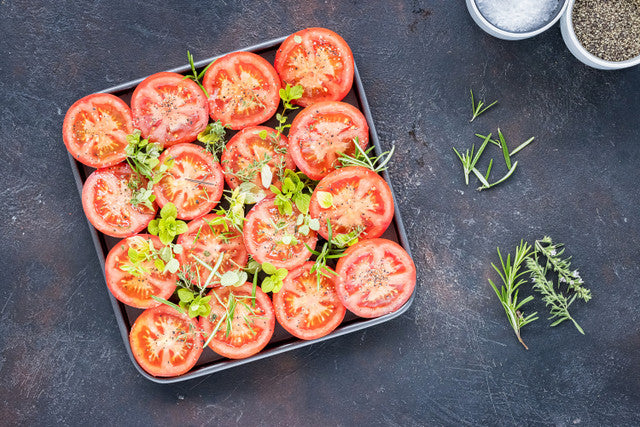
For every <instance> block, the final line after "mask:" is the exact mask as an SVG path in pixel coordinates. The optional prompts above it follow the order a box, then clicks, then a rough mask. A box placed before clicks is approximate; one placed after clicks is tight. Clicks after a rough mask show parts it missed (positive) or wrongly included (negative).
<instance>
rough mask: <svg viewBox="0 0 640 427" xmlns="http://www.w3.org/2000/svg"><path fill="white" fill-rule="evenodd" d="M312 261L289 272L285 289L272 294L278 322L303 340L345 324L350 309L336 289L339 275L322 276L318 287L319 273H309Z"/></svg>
mask: <svg viewBox="0 0 640 427" xmlns="http://www.w3.org/2000/svg"><path fill="white" fill-rule="evenodd" d="M313 264H314V263H313V262H312V261H309V262H306V263H304V264H303V265H301V266H300V267H298V268H296V269H295V270H292V271H289V274H287V277H285V279H284V285H283V286H282V289H280V291H279V292H277V293H275V294H273V306H274V309H275V312H276V319H277V320H278V323H280V325H282V327H283V328H284V329H286V330H287V331H288V332H289V333H290V334H291V335H293V336H295V337H297V338H300V339H303V340H313V339H316V338H320V337H323V336H325V335H327V334H329V333H330V332H332V331H333V330H334V329H335V328H337V327H338V325H340V323H342V320H343V319H344V315H345V313H346V311H347V310H346V309H345V307H344V305H342V302H340V299H339V298H338V294H337V292H336V286H337V283H338V281H339V280H340V278H339V276H334V275H331V274H330V273H327V274H328V276H321V281H320V288H319V289H318V284H317V278H316V273H315V272H314V273H310V270H311V267H313ZM327 268H329V267H327ZM329 270H331V269H330V268H329ZM331 271H333V270H331ZM305 303H306V305H305ZM314 313H315V314H316V315H315V316H313V314H314Z"/></svg>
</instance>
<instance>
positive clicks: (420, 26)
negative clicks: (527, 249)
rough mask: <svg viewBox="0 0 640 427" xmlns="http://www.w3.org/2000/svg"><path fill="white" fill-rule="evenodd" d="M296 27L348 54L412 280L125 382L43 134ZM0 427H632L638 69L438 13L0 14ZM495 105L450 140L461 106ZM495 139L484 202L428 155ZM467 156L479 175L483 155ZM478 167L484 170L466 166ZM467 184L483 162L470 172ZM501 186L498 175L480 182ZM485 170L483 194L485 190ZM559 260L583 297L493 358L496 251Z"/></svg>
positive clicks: (360, 9) (442, 158) (450, 166)
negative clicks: (328, 34) (231, 352)
mask: <svg viewBox="0 0 640 427" xmlns="http://www.w3.org/2000/svg"><path fill="white" fill-rule="evenodd" d="M308 26H326V27H329V28H331V29H333V30H335V31H337V32H338V33H340V34H341V35H342V36H343V37H344V38H345V39H346V40H347V41H348V43H349V44H350V46H351V48H352V50H353V52H354V55H355V59H356V62H357V64H358V67H359V70H360V73H361V76H362V79H363V81H364V85H365V89H366V92H367V96H368V99H369V103H370V105H371V110H372V113H373V117H374V121H375V124H376V127H377V130H378V133H379V135H380V138H381V141H382V144H383V145H384V146H385V147H387V148H388V147H390V146H391V144H396V148H397V154H396V157H395V161H394V162H393V163H392V165H391V167H390V174H391V177H392V182H393V185H394V188H395V190H396V193H397V197H398V202H399V209H400V211H401V212H402V214H403V217H404V220H405V223H406V226H407V232H408V235H409V239H410V241H411V249H412V251H413V254H414V258H415V262H416V265H417V268H418V277H419V283H418V288H417V296H416V300H415V302H414V305H413V306H412V308H411V309H410V310H409V311H408V312H407V313H405V314H404V315H402V316H401V317H399V318H397V319H395V320H393V321H391V322H389V323H387V324H385V325H383V326H378V327H375V328H371V329H368V330H366V331H364V332H359V333H355V334H352V335H349V336H344V337H341V338H337V339H334V340H331V341H328V342H324V343H320V344H316V345H312V346H310V347H307V348H305V349H302V350H298V351H295V352H291V353H288V354H284V355H280V356H277V357H274V358H271V359H267V360H262V361H259V362H256V363H253V364H250V365H247V366H244V367H240V368H236V369H233V370H229V371H225V372H222V373H218V374H214V375H211V376H209V377H205V378H202V379H198V380H193V381H189V382H186V383H181V384H178V385H169V386H167V385H158V384H154V383H151V382H149V381H147V380H146V379H144V378H142V377H141V376H140V375H139V374H138V373H137V372H136V370H135V369H134V368H133V366H132V365H131V362H130V361H129V358H128V357H127V355H126V352H125V348H124V345H123V343H122V340H121V338H120V335H119V332H118V330H117V325H116V321H115V318H114V315H113V312H112V310H111V306H110V303H109V299H108V296H107V293H106V288H105V285H104V280H103V277H102V274H101V272H100V267H99V264H98V261H97V258H96V255H95V252H94V248H93V244H92V242H91V237H90V234H89V230H88V227H87V223H86V221H85V219H84V216H83V213H82V208H81V203H80V197H79V195H78V193H77V190H76V188H75V183H74V181H73V177H72V174H71V170H70V167H69V164H68V160H67V154H66V151H65V149H64V145H63V143H62V137H61V131H60V130H61V126H62V120H63V117H64V114H65V112H66V109H67V108H68V107H69V106H70V105H71V103H72V102H73V101H75V100H76V99H78V98H79V97H81V96H84V95H86V94H89V93H92V92H95V91H97V90H101V89H104V88H107V87H110V86H113V85H115V84H117V83H120V82H125V81H128V80H132V79H134V78H139V77H143V76H145V75H148V74H151V73H153V72H156V71H160V70H164V69H168V68H172V67H175V66H179V65H182V64H184V63H185V51H186V49H190V50H191V52H192V53H193V54H194V55H195V56H196V58H205V57H209V56H213V55H217V54H220V53H223V52H226V51H229V50H235V49H241V48H243V47H245V46H249V45H252V44H256V43H258V42H261V41H263V40H266V39H271V38H274V37H278V36H282V35H286V34H289V33H291V32H293V31H295V30H298V29H302V28H304V27H308ZM0 29H1V30H2V31H1V32H2V36H1V37H0V54H1V55H0V58H1V59H0V110H1V119H0V135H1V138H2V147H1V149H0V164H1V165H2V167H1V168H0V183H2V185H1V186H0V187H1V188H0V195H1V196H2V209H0V224H1V227H2V235H3V240H2V243H1V244H0V271H2V272H3V277H2V279H0V282H1V287H2V288H1V290H2V295H3V297H4V298H3V301H0V377H1V378H2V386H1V387H0V419H1V420H2V421H1V423H2V424H53V423H61V424H72V425H77V424H91V425H95V424H104V423H108V424H139V425H143V424H144V425H147V424H150V423H151V424H187V425H194V424H206V423H209V424H234V423H243V424H249V425H255V424H262V425H273V424H282V425H305V424H343V425H353V424H356V425H369V424H397V425H423V424H447V425H467V424H491V425H512V424H531V425H534V424H535V425H539V424H550V425H573V424H580V425H602V424H609V425H613V424H616V425H633V424H635V425H638V424H639V423H640V351H639V350H640V332H639V330H640V327H639V326H638V321H639V320H640V316H639V314H638V308H637V307H638V301H639V300H640V289H639V283H640V281H639V278H640V267H639V266H638V260H639V259H640V253H639V252H640V250H639V248H638V242H639V241H640V239H639V237H640V224H639V218H638V206H639V204H640V190H639V186H638V181H639V179H638V178H639V172H638V164H640V96H639V95H640V69H639V68H637V67H636V68H634V69H630V70H626V71H620V72H601V71H596V70H593V69H589V68H587V67H585V66H583V65H582V64H580V63H579V62H578V61H577V60H575V59H574V58H573V57H572V56H571V55H570V53H569V52H568V51H567V50H566V48H565V46H564V44H563V42H562V38H561V36H560V31H559V29H558V28H557V27H554V28H552V29H551V30H550V31H548V32H547V33H545V34H543V35H541V36H539V37H536V38H534V39H532V40H527V41H522V42H517V43H514V42H504V41H500V40H497V39H494V38H491V37H490V36H487V35H485V34H484V33H483V32H482V31H481V30H480V29H478V28H477V27H476V26H475V25H474V24H473V22H472V21H471V19H470V17H469V16H468V14H467V11H466V8H465V6H464V4H463V2H462V1H458V2H453V1H451V0H439V1H435V0H434V1H409V0H406V1H395V2H387V1H373V0H371V1H366V2H365V1H362V2H358V1H350V2H347V1H344V2H341V1H307V2H286V1H237V2H236V1H218V2H211V1H189V2H181V3H180V4H176V5H168V4H167V2H164V1H158V0H149V1H144V2H139V1H134V2H131V1H122V2H107V1H93V2H90V1H69V2H62V1H60V2H55V5H54V2H47V1H42V0H32V1H12V0H1V1H0ZM469 88H473V89H474V91H475V92H476V94H477V95H478V96H479V97H482V98H485V99H486V100H487V101H492V100H493V99H498V100H499V102H500V103H499V105H498V106H496V107H494V108H493V109H492V110H491V111H489V112H487V113H485V115H483V116H481V117H480V118H479V119H478V120H476V121H474V122H473V123H471V124H470V123H469V122H468V120H469V116H470V105H469V97H468V90H469ZM498 126H500V127H501V128H502V129H503V131H504V133H505V135H506V137H507V140H508V141H510V143H511V144H512V147H515V145H516V144H519V143H520V142H522V141H524V140H525V139H526V138H528V137H529V136H536V141H535V142H534V143H533V144H532V145H531V146H529V147H528V148H527V149H525V150H524V151H522V152H521V153H519V154H518V155H517V160H518V161H519V165H518V170H517V171H516V173H515V174H514V176H512V177H511V179H509V181H508V182H506V183H505V184H504V185H501V186H499V187H497V188H495V189H493V190H491V191H487V192H483V193H478V192H476V191H475V190H474V189H473V186H470V187H466V186H465V185H464V180H463V178H462V171H461V167H460V165H459V162H458V160H457V159H456V158H455V156H454V153H453V151H452V150H451V147H452V146H456V147H457V148H459V149H466V148H467V147H469V146H470V145H471V143H472V142H477V140H476V138H475V137H474V136H473V133H474V132H481V133H482V132H495V130H496V128H497V127H498ZM494 149H495V147H489V148H488V150H490V151H488V152H490V153H492V154H493V156H494V157H496V165H500V164H501V162H500V157H499V156H500V153H499V152H498V151H497V150H494ZM489 157H490V156H489V155H485V158H484V160H485V161H488V158H489ZM483 167H486V163H483ZM500 167H503V166H500ZM500 167H498V168H497V169H496V175H495V176H498V175H499V174H500V173H501V172H503V171H504V170H503V169H500ZM544 234H550V235H551V236H553V237H554V239H556V240H558V241H562V242H565V243H566V244H567V247H568V254H570V255H573V256H574V261H573V263H574V265H575V266H576V267H578V268H579V269H580V271H581V273H582V276H583V277H584V278H585V280H586V282H587V283H588V285H589V286H590V287H591V289H592V290H593V294H594V298H593V300H592V301H591V302H590V303H588V304H580V303H576V304H575V305H574V307H573V308H574V310H573V313H574V314H575V318H576V319H577V320H578V322H579V323H580V324H581V325H582V327H583V328H584V330H585V331H586V335H585V336H581V335H580V334H578V333H577V332H576V331H575V329H573V327H572V326H571V325H569V324H563V325H561V326H558V327H556V328H553V329H551V328H549V327H548V326H547V325H548V323H549V322H547V321H546V319H544V307H543V306H542V303H540V302H537V303H536V304H531V305H530V307H529V308H530V310H538V311H539V312H540V313H542V314H543V316H541V319H540V320H538V321H537V322H536V323H534V324H533V325H531V326H529V327H527V328H526V329H525V330H524V331H523V338H524V339H525V341H526V342H527V344H528V345H529V348H530V350H529V351H525V350H524V349H523V348H522V346H521V345H520V344H519V343H518V342H517V341H516V339H515V337H514V336H513V332H511V331H510V328H509V326H508V324H507V321H506V318H505V316H504V312H503V311H502V308H501V306H500V305H499V302H498V301H497V299H496V297H495V295H494V294H493V291H492V290H491V288H490V287H489V285H488V283H487V279H488V278H492V279H494V280H495V279H496V278H497V277H496V275H495V273H494V272H493V271H492V269H491V266H490V263H491V262H497V256H496V252H495V248H496V246H500V247H501V248H503V249H504V250H513V248H514V247H515V246H516V244H517V243H518V242H519V241H520V239H522V238H524V239H526V240H529V241H532V240H533V239H535V238H540V237H542V236H543V235H544Z"/></svg>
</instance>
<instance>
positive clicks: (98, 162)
mask: <svg viewBox="0 0 640 427" xmlns="http://www.w3.org/2000/svg"><path fill="white" fill-rule="evenodd" d="M132 132H133V125H132V122H131V110H130V109H129V106H128V105H127V104H125V103H124V101H123V100H121V99H120V98H118V97H116V96H114V95H111V94H109V93H94V94H93V95H89V96H85V97H84V98H81V99H79V100H78V101H76V102H75V103H74V104H73V105H72V106H71V107H70V108H69V110H67V114H66V115H65V116H64V122H63V123H62V139H63V140H64V145H66V147H67V150H69V152H70V153H71V155H72V156H73V157H74V158H76V159H77V160H78V161H79V162H81V163H84V164H85V165H87V166H91V167H92V168H105V167H108V166H113V165H116V164H118V163H120V162H121V161H123V160H124V159H125V158H126V157H127V154H126V153H125V148H126V147H127V135H128V134H130V133H132Z"/></svg>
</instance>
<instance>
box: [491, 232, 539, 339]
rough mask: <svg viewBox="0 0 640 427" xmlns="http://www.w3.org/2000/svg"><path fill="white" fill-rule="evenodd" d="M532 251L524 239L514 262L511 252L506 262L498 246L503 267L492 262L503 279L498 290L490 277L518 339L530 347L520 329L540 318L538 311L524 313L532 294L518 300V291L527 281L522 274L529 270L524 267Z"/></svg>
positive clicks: (517, 250) (517, 249) (517, 248)
mask: <svg viewBox="0 0 640 427" xmlns="http://www.w3.org/2000/svg"><path fill="white" fill-rule="evenodd" d="M530 251H531V245H529V244H528V243H526V242H524V241H520V245H519V246H518V247H516V253H515V256H514V257H513V263H512V262H511V254H508V255H507V259H506V262H505V260H504V258H503V257H502V254H501V253H500V248H498V257H499V258H500V264H501V269H500V268H498V267H496V265H495V264H493V263H492V264H491V265H492V266H493V268H494V269H495V270H496V271H497V272H498V274H499V275H500V278H501V279H502V283H503V285H502V286H501V287H500V290H498V287H497V286H496V285H495V284H494V283H493V282H492V281H491V279H489V284H490V285H491V287H492V288H493V290H494V291H495V293H496V295H497V296H498V299H499V300H500V303H501V304H502V307H503V308H504V311H505V313H506V314H507V319H508V320H509V324H510V325H511V327H512V328H513V332H514V333H515V334H516V337H517V338H518V341H520V343H521V344H522V345H523V346H524V348H526V349H527V350H528V349H529V347H527V345H526V344H525V343H524V341H523V340H522V337H521V336H520V330H521V329H522V327H523V326H525V325H527V324H529V323H531V322H533V321H534V320H536V319H538V317H537V314H538V313H537V312H534V313H531V314H529V315H527V316H525V315H524V314H523V312H522V311H521V308H522V306H523V305H524V304H526V303H528V302H529V301H531V300H532V299H533V296H532V295H529V296H528V297H526V298H524V299H523V300H521V301H518V291H519V289H518V288H519V287H520V286H521V285H522V284H523V283H525V282H526V280H525V279H522V278H521V276H522V275H524V274H525V273H526V272H527V271H526V270H523V269H522V266H523V263H524V262H525V260H526V258H527V256H528V255H529V252H530Z"/></svg>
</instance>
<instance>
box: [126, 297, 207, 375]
mask: <svg viewBox="0 0 640 427" xmlns="http://www.w3.org/2000/svg"><path fill="white" fill-rule="evenodd" d="M129 343H130V344H131V351H132V352H133V356H134V357H135V359H136V361H137V362H138V364H139V365H140V366H141V367H142V369H144V370H145V371H147V372H148V373H150V374H151V375H153V376H154V377H174V376H177V375H182V374H184V373H186V372H188V371H189V370H190V369H191V368H193V366H194V365H195V364H196V362H197V361H198V358H199V357H200V355H201V354H202V344H203V342H202V335H201V333H200V331H199V330H198V325H197V324H196V322H195V321H194V320H193V319H190V318H189V317H188V316H187V315H186V314H181V313H179V312H178V311H177V310H175V309H174V308H171V307H168V306H166V305H164V304H163V305H161V306H159V307H155V308H149V309H147V310H145V311H144V312H143V313H142V314H141V315H140V316H139V317H138V318H137V319H136V321H135V323H134V324H133V326H132V327H131V332H130V333H129Z"/></svg>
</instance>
